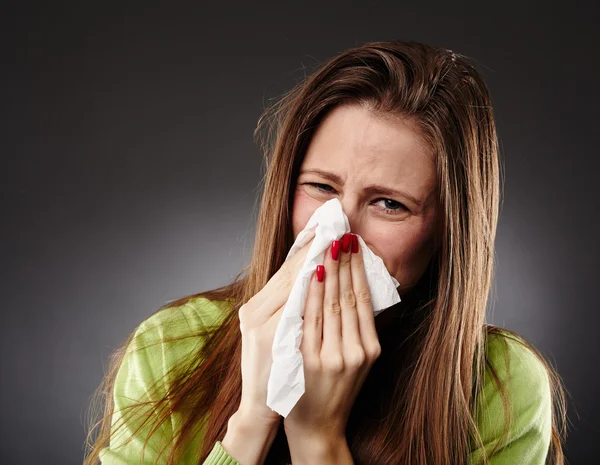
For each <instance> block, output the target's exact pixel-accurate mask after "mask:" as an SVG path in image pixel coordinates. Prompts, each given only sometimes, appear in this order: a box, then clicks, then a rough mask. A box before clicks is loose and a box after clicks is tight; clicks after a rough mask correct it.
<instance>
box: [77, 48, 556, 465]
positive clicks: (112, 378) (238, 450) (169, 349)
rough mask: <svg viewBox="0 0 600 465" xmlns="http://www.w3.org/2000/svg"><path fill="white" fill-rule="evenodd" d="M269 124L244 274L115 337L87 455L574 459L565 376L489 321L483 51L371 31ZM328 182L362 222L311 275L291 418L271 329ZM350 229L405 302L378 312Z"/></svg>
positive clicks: (489, 128) (495, 178) (488, 122)
mask: <svg viewBox="0 0 600 465" xmlns="http://www.w3.org/2000/svg"><path fill="white" fill-rule="evenodd" d="M261 134H263V135H264V136H265V137H264V138H263V139H261V141H262V142H263V149H264V150H265V154H266V158H267V162H268V165H267V173H266V177H265V184H264V191H263V196H262V204H261V209H260V216H259V221H258V227H257V233H256V241H255V245H254V252H253V256H252V261H251V263H250V265H249V266H248V267H247V268H246V270H244V271H245V272H246V273H244V272H242V273H240V275H238V277H237V278H236V279H235V280H234V282H233V283H231V284H230V285H228V286H225V287H222V288H219V289H216V290H213V291H209V292H204V293H199V294H196V295H192V296H188V297H185V298H183V299H180V300H178V301H176V302H172V303H171V304H169V305H168V306H166V307H164V308H161V309H159V310H158V311H157V312H156V313H155V314H154V315H152V316H151V317H150V318H148V319H147V320H146V321H144V322H143V323H142V324H141V325H140V326H139V327H138V328H137V330H136V331H135V332H134V334H132V335H131V336H130V338H129V339H128V341H127V342H126V344H125V345H124V346H123V348H122V349H121V350H119V351H118V352H116V354H115V355H114V357H113V360H112V365H111V369H110V372H109V373H108V375H107V377H106V378H105V380H104V382H103V385H102V386H101V387H100V389H101V390H103V391H104V393H105V395H106V396H107V403H106V406H105V413H104V416H103V418H102V420H101V421H100V422H99V423H98V424H97V426H99V427H100V428H99V430H100V431H99V435H98V437H97V439H96V440H95V442H94V444H93V447H92V449H91V452H90V454H89V455H88V457H87V459H86V462H85V463H86V464H92V463H97V460H98V457H100V459H101V461H102V463H104V464H108V465H110V464H125V463H127V464H129V463H140V459H141V458H142V456H143V460H144V463H153V462H154V461H155V460H161V461H163V462H162V463H169V464H175V463H186V464H187V463H189V464H201V463H206V464H230V463H242V464H244V465H246V464H254V463H269V464H271V463H272V464H285V463H293V464H294V465H296V464H302V463H319V464H326V463H335V464H345V463H357V464H372V463H373V464H374V463H377V464H404V463H410V464H436V465H441V464H457V463H469V464H475V463H491V464H495V465H499V464H516V463H522V464H542V463H545V460H546V457H547V456H548V457H549V458H552V459H553V463H557V464H562V463H563V454H562V448H561V441H562V440H564V435H565V430H564V422H565V399H564V391H563V388H562V387H561V384H560V379H559V377H558V375H557V374H556V372H555V371H554V369H553V368H552V366H551V365H550V364H548V363H547V362H546V361H545V360H544V358H543V357H542V355H541V354H540V353H539V352H538V351H537V350H536V349H535V348H534V347H532V346H531V345H530V344H528V343H527V342H526V341H524V340H523V339H522V338H520V337H519V336H518V335H516V334H515V333H512V332H510V331H508V330H502V329H500V328H497V327H494V326H491V325H488V324H485V323H484V316H485V309H486V303H487V299H488V293H489V288H490V283H491V280H492V269H493V254H494V240H495V233H496V224H497V218H498V205H499V194H500V193H499V174H500V173H499V161H498V144H497V136H496V129H495V123H494V118H493V112H492V107H491V101H490V97H489V94H488V91H487V89H486V87H485V85H484V83H483V81H482V78H481V77H480V75H479V74H478V73H477V71H476V70H475V69H474V67H473V66H471V65H470V64H468V63H467V62H466V60H465V59H464V58H463V57H462V56H460V55H457V54H455V53H453V52H451V51H449V50H445V49H439V48H435V47H431V46H427V45H424V44H420V43H415V42H400V41H390V42H376V43H369V44H366V45H364V46H362V47H358V48H355V49H352V50H348V51H346V52H344V53H342V54H340V55H339V56H337V57H335V58H333V59H332V60H330V61H329V62H328V63H326V64H325V65H324V66H322V67H321V68H320V69H319V70H318V71H317V72H316V73H314V74H313V75H312V76H310V77H309V78H307V79H306V80H305V82H302V83H300V84H298V85H297V86H296V87H295V88H294V89H293V90H292V91H291V92H290V93H288V94H286V95H285V96H284V97H283V98H282V99H281V101H280V102H279V104H278V105H275V106H273V107H272V108H271V109H270V110H268V111H267V113H266V114H265V115H264V116H263V117H262V118H261V120H260V121H259V125H258V128H257V135H261ZM332 198H337V199H339V200H340V202H341V203H342V206H343V209H344V212H345V213H346V215H347V216H348V219H349V222H350V226H351V231H352V233H353V234H350V235H346V236H344V237H343V238H342V239H341V241H338V242H334V243H332V244H331V246H330V248H329V249H328V250H327V251H326V254H325V259H324V263H323V267H319V268H318V269H317V270H316V273H315V277H314V278H313V279H312V280H311V282H310V288H309V297H308V299H307V303H306V307H305V315H304V336H303V340H302V345H301V351H302V356H303V358H304V361H305V383H306V392H305V394H304V395H303V396H302V398H301V399H300V400H299V402H298V404H297V405H296V406H295V407H294V408H293V409H292V411H291V412H290V414H289V415H288V416H287V417H286V418H285V419H283V418H282V417H280V416H279V415H278V414H277V413H276V412H274V411H271V409H269V408H268V407H267V406H266V387H267V380H268V376H269V368H270V363H269V361H270V357H271V352H270V351H271V344H272V341H273V336H274V332H275V328H276V325H277V322H278V321H279V317H280V316H281V310H282V308H283V305H284V303H285V301H286V298H287V295H288V294H289V291H290V289H291V284H292V282H293V279H294V277H295V276H296V274H297V272H298V271H299V268H300V265H301V263H302V260H303V258H304V256H305V254H306V251H307V248H308V246H305V248H304V249H303V250H302V253H298V254H296V255H294V256H293V257H292V258H290V259H289V260H287V261H286V260H285V257H286V254H287V252H288V250H289V248H290V246H291V244H292V243H293V241H294V239H295V237H296V235H297V234H298V233H299V232H300V231H301V230H302V228H303V227H304V225H305V224H306V222H307V221H308V219H309V218H310V216H311V215H312V213H313V212H314V211H315V210H316V208H318V207H319V206H320V205H322V204H323V203H324V202H326V201H327V200H329V199H332ZM354 235H360V236H361V237H362V238H363V239H364V240H365V242H366V244H367V245H368V246H369V247H370V248H371V249H372V250H373V251H374V252H375V253H376V254H377V255H379V256H380V257H381V258H382V259H383V261H384V263H385V265H386V267H387V269H388V271H389V272H390V274H391V275H392V276H394V277H395V278H396V279H397V280H398V281H399V282H400V287H399V288H398V292H399V293H400V296H401V299H402V300H401V302H400V303H398V304H397V305H395V306H393V307H391V308H389V309H386V310H385V311H384V312H382V313H381V314H379V315H378V316H377V317H376V318H374V317H373V311H372V307H371V306H370V299H369V292H368V288H367V287H366V285H365V275H364V268H363V265H362V253H361V250H360V248H359V247H357V246H356V240H357V239H356V237H355V236H354ZM90 437H91V432H90ZM109 437H110V444H109V441H108V440H109ZM89 442H90V444H91V442H92V441H91V440H89Z"/></svg>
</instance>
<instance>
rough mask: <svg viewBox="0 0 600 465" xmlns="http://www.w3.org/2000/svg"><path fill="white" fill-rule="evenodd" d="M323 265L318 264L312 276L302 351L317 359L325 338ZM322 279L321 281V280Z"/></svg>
mask: <svg viewBox="0 0 600 465" xmlns="http://www.w3.org/2000/svg"><path fill="white" fill-rule="evenodd" d="M325 273H326V270H325V268H324V267H323V265H318V266H317V269H316V270H315V272H314V273H313V275H312V276H311V278H310V283H309V286H308V295H307V297H306V306H305V308H304V324H303V327H302V328H303V331H302V332H303V335H302V342H301V344H300V351H301V352H302V354H303V355H305V356H307V357H311V358H314V359H316V358H317V357H318V356H319V354H320V353H321V340H322V338H323V296H324V295H325V283H324V275H325ZM319 279H321V281H319Z"/></svg>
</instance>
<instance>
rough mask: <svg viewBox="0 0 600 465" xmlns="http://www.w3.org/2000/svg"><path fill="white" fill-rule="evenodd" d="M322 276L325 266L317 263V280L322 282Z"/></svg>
mask: <svg viewBox="0 0 600 465" xmlns="http://www.w3.org/2000/svg"><path fill="white" fill-rule="evenodd" d="M324 276H325V267H324V266H323V265H317V281H319V282H320V283H322V282H323V277H324Z"/></svg>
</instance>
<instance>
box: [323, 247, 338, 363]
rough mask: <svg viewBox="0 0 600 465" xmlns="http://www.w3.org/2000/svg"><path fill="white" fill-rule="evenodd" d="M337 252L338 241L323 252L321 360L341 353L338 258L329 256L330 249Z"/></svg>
mask: <svg viewBox="0 0 600 465" xmlns="http://www.w3.org/2000/svg"><path fill="white" fill-rule="evenodd" d="M336 248H337V250H339V252H338V253H339V255H340V256H341V255H342V253H341V250H340V248H341V247H340V241H333V243H332V245H331V246H330V247H329V248H327V250H325V257H324V259H323V264H324V265H325V269H326V270H327V273H326V276H325V295H324V296H323V342H322V344H321V359H322V360H325V358H326V357H330V358H331V357H338V356H341V353H342V322H341V316H340V312H341V306H340V297H339V288H338V281H339V280H338V269H339V263H340V262H339V257H338V259H337V260H334V259H333V258H332V256H331V252H332V249H333V250H335V249H336Z"/></svg>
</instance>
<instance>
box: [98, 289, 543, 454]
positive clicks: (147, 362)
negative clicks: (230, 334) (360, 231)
mask: <svg viewBox="0 0 600 465" xmlns="http://www.w3.org/2000/svg"><path fill="white" fill-rule="evenodd" d="M227 305H228V303H227V302H215V301H209V300H207V299H205V298H202V297H200V298H194V299H192V300H190V301H188V302H187V303H185V304H184V305H181V306H176V307H171V308H169V309H165V310H161V311H159V312H157V313H155V314H153V315H152V316H150V317H149V318H147V319H146V320H145V321H143V322H142V324H141V325H140V326H139V327H138V329H137V331H136V332H135V334H134V337H133V339H132V341H131V343H130V344H129V346H128V348H127V351H126V353H125V357H124V358H123V361H122V363H121V366H120V367H119V369H118V372H117V377H116V380H115V386H114V392H113V395H114V407H115V408H114V411H113V415H112V429H111V440H110V445H109V446H108V447H105V448H104V449H102V450H101V452H100V460H101V463H102V464H104V465H133V464H140V463H144V464H152V463H154V461H155V459H156V458H157V456H158V454H159V453H160V452H161V451H162V449H163V447H167V448H166V449H165V453H163V454H162V455H161V461H160V462H159V463H165V460H166V457H167V456H168V452H169V451H170V450H169V448H168V446H167V442H168V440H169V439H171V438H172V437H173V435H174V431H178V429H179V427H180V426H181V425H182V421H183V418H182V417H181V416H180V414H179V413H178V412H175V413H174V414H172V415H171V418H170V421H165V422H163V423H162V424H161V425H160V427H159V429H158V430H157V431H156V432H155V433H153V434H152V436H151V437H150V439H149V440H148V442H147V444H146V448H145V452H144V456H143V461H141V460H142V452H141V451H142V449H143V447H144V441H145V440H146V439H147V438H148V433H149V431H150V430H149V427H148V426H147V424H143V423H142V422H141V421H136V418H137V417H136V418H129V417H128V416H123V415H122V412H121V410H122V409H123V408H125V407H127V406H129V405H132V404H133V403H135V401H149V400H155V399H157V398H158V397H157V396H161V397H162V396H163V395H164V394H165V393H166V392H167V388H168V385H169V380H170V379H171V378H170V376H165V374H166V373H167V371H169V369H170V368H172V367H174V366H175V364H176V362H178V361H181V360H183V359H184V358H185V357H186V356H189V355H190V354H192V353H194V352H195V350H196V349H197V348H198V346H197V344H201V343H202V341H201V340H200V338H198V337H190V338H186V339H182V340H179V341H176V342H173V341H168V340H167V338H172V337H179V336H183V335H185V334H187V333H192V332H194V331H198V330H199V329H201V328H203V327H205V326H208V325H210V326H212V325H218V324H220V322H221V321H222V320H221V317H223V316H224V315H225V313H226V308H227V307H226V306H227ZM499 339H500V338H499V337H498V336H493V337H490V338H489V340H488V345H487V347H486V350H487V354H488V357H489V358H490V361H491V363H492V364H493V366H494V367H495V368H496V370H497V371H498V374H499V377H500V379H501V380H502V381H503V382H504V384H505V386H506V388H507V389H508V395H509V397H510V399H511V401H512V413H513V418H514V426H513V428H512V431H511V432H510V433H509V434H508V437H507V439H506V440H505V442H503V445H502V446H501V447H498V448H497V451H496V452H495V453H494V455H493V456H491V459H490V464H491V465H509V464H510V465H520V464H522V465H537V464H540V465H541V464H544V463H545V459H546V455H547V453H548V447H549V443H550V433H551V394H550V385H549V380H548V376H547V374H546V371H545V369H544V367H543V365H542V364H541V362H540V361H539V360H538V359H537V358H536V357H535V356H534V355H533V354H532V353H531V351H529V350H527V349H525V348H524V347H522V346H521V345H520V344H518V343H517V342H516V341H514V340H512V339H508V340H507V341H508V354H509V357H510V365H509V367H510V371H508V370H507V365H506V364H505V360H504V356H503V353H504V352H503V350H502V347H501V341H500V340H499ZM140 348H143V349H140ZM135 349H137V350H135ZM155 382H158V385H157V386H158V390H157V391H156V392H153V391H152V390H151V389H150V388H151V386H152V385H153V383H155ZM478 402H479V403H480V405H481V406H482V408H480V410H479V412H480V414H479V416H478V418H477V421H478V426H479V431H480V433H481V437H482V439H483V443H484V445H485V447H486V450H487V452H488V453H489V452H490V451H491V449H492V448H493V447H494V446H495V445H496V443H497V440H498V438H499V437H500V433H501V431H502V425H503V411H502V400H501V397H500V392H499V391H498V390H497V388H496V386H495V384H494V382H493V381H492V380H491V378H490V377H488V373H487V371H486V378H485V380H484V390H483V396H481V397H480V399H478ZM123 418H125V422H124V423H123V426H121V428H119V429H117V428H116V426H117V424H121V423H122V422H123ZM200 439H201V435H197V436H196V437H195V438H194V440H193V442H192V444H190V445H189V446H188V447H186V448H185V453H184V455H183V457H182V458H181V459H180V460H179V462H178V463H180V464H195V463H196V460H197V458H196V456H195V454H196V447H197V445H198V441H199V440H200ZM165 440H166V441H167V442H165ZM482 452H483V451H482V450H480V449H474V450H472V452H471V454H470V455H469V460H468V463H469V465H475V464H476V463H478V461H479V460H480V458H481V457H482ZM230 464H234V465H239V462H237V461H236V460H235V459H234V458H233V457H232V456H230V455H229V454H228V453H227V451H225V449H224V448H223V446H222V445H221V442H220V441H216V442H215V444H214V447H213V449H212V451H211V453H210V455H209V456H208V457H207V459H206V460H205V462H204V465H230Z"/></svg>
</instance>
